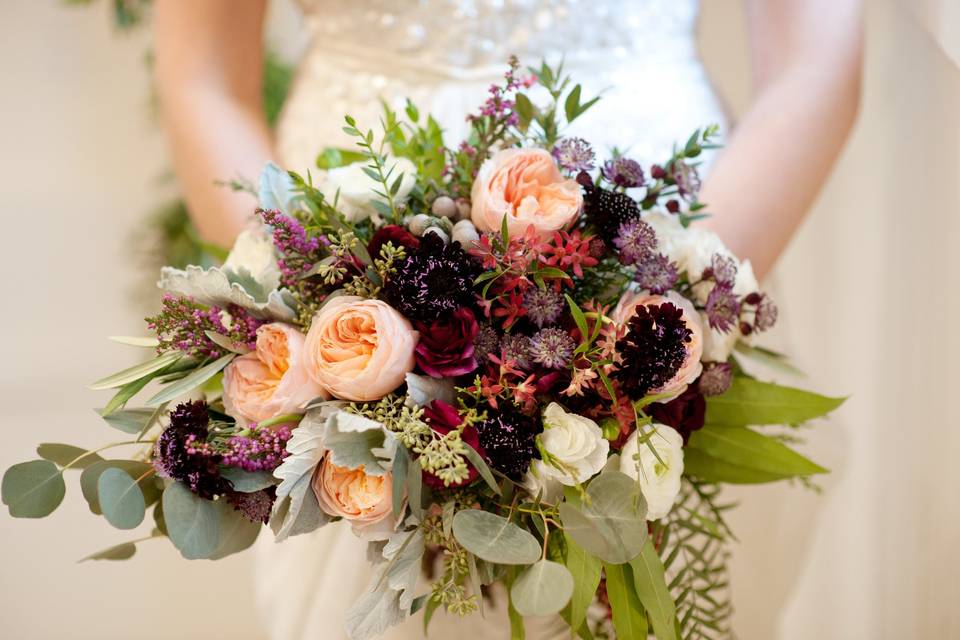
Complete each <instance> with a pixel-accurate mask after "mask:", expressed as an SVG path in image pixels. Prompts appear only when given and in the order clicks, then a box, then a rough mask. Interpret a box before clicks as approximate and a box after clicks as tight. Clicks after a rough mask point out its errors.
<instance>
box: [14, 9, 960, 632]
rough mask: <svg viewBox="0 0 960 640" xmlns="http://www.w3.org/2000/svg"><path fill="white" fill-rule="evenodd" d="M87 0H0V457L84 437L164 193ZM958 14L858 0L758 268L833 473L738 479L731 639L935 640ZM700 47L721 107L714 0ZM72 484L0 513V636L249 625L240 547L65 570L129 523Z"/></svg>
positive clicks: (948, 383)
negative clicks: (842, 115)
mask: <svg viewBox="0 0 960 640" xmlns="http://www.w3.org/2000/svg"><path fill="white" fill-rule="evenodd" d="M101 4H104V6H97V7H96V8H94V9H92V10H75V9H69V8H65V7H64V6H63V5H62V4H61V3H59V2H56V1H54V0H43V1H36V0H33V1H31V0H4V2H3V4H2V6H0V79H2V82H3V88H4V98H3V100H2V103H0V104H2V105H3V106H2V109H0V142H2V145H3V150H4V153H3V154H2V156H0V184H2V196H3V197H2V200H0V215H2V220H3V229H4V231H5V233H4V234H3V236H2V237H3V240H2V247H3V250H2V251H0V273H2V274H3V282H4V285H5V291H4V292H5V294H6V296H5V302H4V303H3V313H2V314H0V335H3V336H4V337H5V338H6V340H5V342H4V348H3V351H2V353H3V362H4V363H5V364H6V366H4V367H2V368H0V424H2V425H3V429H4V434H5V439H4V446H3V447H0V467H3V468H6V467H8V466H9V465H11V464H13V463H16V462H19V461H22V460H25V459H29V458H31V457H32V455H33V452H32V447H33V445H35V444H36V443H37V442H39V441H53V442H69V443H73V444H77V445H81V446H85V445H86V446H93V445H95V444H99V443H102V442H104V441H105V439H106V438H109V437H110V436H111V432H110V429H109V428H107V427H105V426H104V425H102V423H101V421H100V419H99V418H98V417H97V416H96V415H95V414H94V413H93V411H92V410H91V409H92V408H93V407H96V406H98V405H99V404H101V403H102V402H104V397H103V395H102V394H99V393H95V392H92V391H87V390H86V389H85V388H84V387H83V384H84V383H86V382H89V381H90V380H92V379H94V378H97V377H99V376H101V375H102V374H105V373H108V372H111V371H113V370H116V369H118V368H120V367H122V366H125V365H126V364H129V363H132V362H133V361H134V360H135V359H136V358H137V356H138V354H137V353H136V352H135V350H132V349H130V348H129V347H123V346H120V345H115V344H113V343H110V342H107V341H106V340H104V339H102V338H103V336H105V335H108V334H110V335H124V334H129V335H140V334H142V333H143V328H142V320H141V319H142V317H143V315H144V314H145V312H146V309H143V308H139V307H137V306H136V304H134V303H132V302H131V291H132V290H133V289H134V288H135V287H137V286H140V285H141V284H142V283H144V282H149V280H150V278H149V277H148V276H144V274H142V273H137V272H131V271H130V270H129V268H128V266H127V265H128V263H129V261H130V260H131V259H133V258H134V257H133V256H131V255H130V254H131V251H132V250H131V249H130V248H129V247H130V242H129V239H130V237H131V234H133V232H134V231H135V230H136V229H137V228H138V225H139V224H141V221H142V216H143V214H144V213H145V212H146V211H148V210H149V209H150V208H151V207H152V206H153V205H154V204H155V203H156V202H157V201H158V198H160V197H161V196H162V194H163V193H164V192H165V190H166V189H168V188H169V187H167V186H164V184H163V182H162V181H161V180H159V179H158V177H159V176H161V175H162V172H163V171H164V170H165V168H166V167H167V166H168V162H167V160H166V151H165V148H164V144H163V140H162V138H161V137H160V135H159V134H158V132H157V130H156V127H155V126H154V124H153V123H152V122H151V120H150V117H149V109H148V107H149V77H148V71H147V66H146V64H145V60H144V54H145V51H146V50H147V48H148V46H149V33H148V32H146V31H142V32H138V33H135V34H127V35H124V36H122V37H118V36H117V34H116V33H115V32H113V30H112V28H111V26H110V17H109V16H108V12H109V10H108V7H107V6H106V5H105V3H101ZM274 5H276V6H274V7H273V8H272V11H273V13H274V16H273V20H272V27H271V35H270V38H271V40H272V41H273V42H275V43H276V44H277V45H279V47H280V49H281V50H283V51H285V52H286V53H287V54H288V55H293V54H294V53H295V52H296V50H297V44H298V38H296V37H292V36H291V34H292V33H294V32H295V24H296V19H297V16H296V13H295V12H294V11H293V9H292V7H291V6H290V4H289V2H288V0H284V1H283V2H279V1H276V2H274ZM824 18H825V19H829V16H825V17H824ZM958 31H960V17H958V11H957V10H956V5H954V4H952V3H950V2H948V1H946V0H943V1H941V0H924V1H922V2H908V1H907V0H904V1H903V2H896V1H895V0H877V1H876V2H874V3H873V4H872V5H871V7H870V9H869V12H868V45H867V56H866V76H865V78H866V83H865V93H864V100H863V106H862V113H861V118H860V122H859V123H858V125H857V128H856V131H855V134H854V137H853V139H852V141H851V143H850V145H849V147H848V149H847V151H846V152H845V154H844V156H843V159H842V160H841V162H840V164H839V166H838V168H837V170H836V172H835V175H834V176H833V178H832V179H831V181H830V183H829V185H828V186H827V188H826V190H825V192H824V194H823V196H822V197H821V199H820V201H819V202H818V204H817V206H816V207H815V210H814V211H813V212H812V213H811V215H810V217H809V219H808V220H807V222H806V223H805V225H804V227H803V229H802V230H801V232H800V233H799V235H798V237H797V238H796V240H795V242H794V243H793V246H792V247H791V249H790V250H789V251H788V253H787V254H786V255H785V256H784V258H783V260H782V264H781V268H780V269H779V270H778V273H777V274H776V275H775V276H774V277H773V279H772V286H773V287H774V290H775V291H776V292H777V293H778V295H780V296H783V298H784V299H783V301H782V306H783V307H784V308H783V314H782V315H783V319H784V321H783V324H782V325H781V327H780V330H779V331H778V333H777V335H776V336H775V338H774V343H775V346H781V347H783V348H785V349H787V350H789V351H790V352H791V354H792V355H794V356H795V359H796V361H797V363H798V364H799V365H800V367H801V368H802V369H803V370H804V371H806V372H807V373H808V374H809V377H810V380H811V381H813V382H814V383H815V386H816V387H817V388H819V389H821V390H835V391H837V392H840V393H845V394H851V395H852V399H851V400H850V401H849V402H848V403H847V404H846V405H845V406H844V407H843V409H842V410H841V411H840V412H839V414H838V415H837V417H836V418H835V419H834V420H832V421H831V422H830V423H829V424H828V425H827V426H826V427H825V428H822V429H820V430H818V431H817V432H815V433H814V434H813V437H812V438H811V440H810V442H809V445H808V448H807V450H808V451H810V453H811V454H813V455H814V456H815V457H818V458H819V459H823V460H825V461H826V462H827V463H828V466H831V467H832V468H834V469H835V470H836V473H835V474H834V475H833V476H831V478H830V479H829V480H828V481H827V484H826V486H825V491H824V494H823V495H822V496H815V495H812V494H809V493H808V492H804V491H802V490H800V489H799V488H795V487H790V486H771V487H762V488H760V489H751V490H750V491H745V492H740V493H739V494H738V495H737V497H738V498H740V499H741V503H742V508H741V509H740V511H739V512H738V513H737V518H736V521H735V529H736V530H737V531H738V533H739V534H740V538H741V541H742V545H741V546H742V547H743V549H740V550H737V551H736V552H735V553H736V556H735V561H734V565H733V584H734V589H735V590H736V594H737V595H736V599H737V606H738V610H737V614H736V618H735V627H736V628H737V630H738V632H739V636H740V637H741V638H744V639H745V640H767V639H769V638H784V639H790V640H793V639H801V638H803V639H809V638H824V639H834V638H836V639H854V640H857V639H860V638H863V639H867V638H870V639H874V638H891V639H892V638H922V639H926V638H930V639H933V638H937V639H940V638H956V637H960V615H958V613H957V610H956V606H955V603H956V602H957V601H958V599H960V587H958V586H957V585H958V581H957V580H956V577H955V576H956V574H957V572H958V570H960V562H958V560H957V557H958V556H957V553H956V549H957V548H958V544H960V501H958V500H957V499H956V496H955V493H954V492H955V488H956V487H957V486H958V485H960V467H958V466H957V465H956V464H955V460H956V454H957V453H958V452H960V446H958V445H960V429H958V426H960V425H958V424H957V422H958V421H957V419H956V417H955V415H956V410H955V409H953V410H951V406H950V401H951V400H952V399H953V398H954V397H955V396H956V389H957V387H958V384H957V383H958V382H960V377H958V376H957V375H956V373H955V364H954V363H956V362H957V361H958V360H960V357H958V356H960V341H958V340H957V338H956V332H955V331H954V330H953V329H954V326H955V324H956V320H955V319H956V318H957V317H958V316H957V312H958V311H960V308H958V307H960V297H958V288H960V277H958V276H960V273H958V272H960V266H958V261H957V258H956V256H957V246H958V241H960V233H958V227H960V219H958V216H960V186H958V185H960V180H958V178H960V175H958V171H960V161H958V160H960V158H958V154H960V152H958V149H960V68H958V66H957V61H958V59H960V56H958V54H957V52H958V51H960V37H958ZM701 44H702V49H703V53H704V56H705V58H706V61H707V65H708V67H709V68H710V70H711V72H712V74H713V77H714V78H715V80H716V82H717V84H718V86H719V87H720V90H721V92H722V93H723V95H724V96H725V97H726V98H727V99H728V101H729V103H730V105H731V107H732V108H733V110H734V112H737V111H741V110H742V109H743V108H744V107H745V105H746V104H747V102H748V99H749V92H750V81H749V74H748V71H747V57H746V46H745V39H744V28H743V21H742V8H741V7H740V3H739V1H738V0H703V19H702V27H701ZM786 143H788V141H785V144H786ZM833 229H835V230H836V234H835V237H836V240H835V241H833V242H827V243H824V242H823V238H825V237H827V238H829V237H831V230H833ZM838 256H843V260H842V261H839V260H838V258H837V257H838ZM838 265H842V266H838ZM71 480H73V482H68V494H67V498H66V501H65V504H64V506H62V507H61V508H60V509H59V510H58V512H57V513H55V514H54V515H53V516H52V517H51V518H49V519H46V520H43V521H28V520H20V521H16V522H14V521H13V520H11V519H10V518H9V517H8V516H7V515H6V513H5V512H4V513H2V514H0V567H2V570H0V614H2V615H0V620H2V623H0V624H2V627H0V628H2V631H0V636H2V637H4V638H11V639H21V638H23V639H27V638H30V639H38V640H45V639H48V638H49V639H52V638H77V639H83V638H101V639H105V640H109V639H118V640H119V639H121V638H123V639H125V638H130V637H132V636H136V637H138V638H143V639H150V638H158V639H159V638H169V637H177V636H179V637H184V638H200V637H214V638H235V639H237V640H257V639H260V638H263V637H264V634H263V633H262V632H261V631H260V629H259V628H258V624H257V620H256V616H255V611H254V607H253V600H252V594H251V589H250V579H251V578H250V563H249V560H248V558H247V557H246V556H241V557H234V558H231V559H228V560H226V561H220V562H216V563H210V562H196V563H190V562H186V561H182V560H180V559H179V556H178V554H177V553H176V551H174V550H173V548H172V547H170V546H169V545H167V544H164V543H162V542H160V541H151V542H148V543H146V544H144V545H141V548H140V551H139V552H138V554H137V556H136V557H135V558H134V559H133V560H131V561H127V562H122V563H108V562H90V563H83V564H77V563H76V560H77V559H79V558H81V557H83V556H85V555H87V554H89V553H91V552H93V551H96V550H99V549H100V548H103V547H106V546H109V545H110V544H112V543H117V542H121V541H123V540H126V539H129V538H131V537H135V535H134V536H131V535H130V533H122V532H118V531H115V530H113V529H112V528H111V527H110V526H109V525H108V524H107V523H106V522H104V521H102V520H101V519H96V518H92V517H90V516H89V514H88V513H86V512H87V507H86V505H85V503H84V501H83V499H82V498H81V497H80V494H79V490H78V487H77V483H76V478H75V477H74V478H71ZM786 498H789V500H790V502H789V503H786V502H784V499H786ZM768 523H770V526H767V524H768Z"/></svg>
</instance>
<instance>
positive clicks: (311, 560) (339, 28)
mask: <svg viewBox="0 0 960 640" xmlns="http://www.w3.org/2000/svg"><path fill="white" fill-rule="evenodd" d="M301 4H302V5H303V8H304V12H305V15H306V17H307V22H308V24H309V25H310V28H311V30H312V32H313V41H312V45H311V47H310V49H309V51H308V53H307V54H306V56H305V57H304V58H303V61H302V63H301V65H300V69H299V71H298V75H297V78H296V81H295V84H294V87H293V91H292V95H291V96H290V99H289V101H288V103H287V106H286V108H285V110H284V113H283V115H282V117H281V120H280V124H279V135H278V141H277V144H278V146H279V152H280V157H281V160H282V161H283V163H284V164H285V165H286V166H287V167H289V168H290V169H294V170H297V171H305V170H307V169H311V168H313V167H314V161H315V158H316V155H317V153H318V152H319V151H320V150H322V149H323V148H325V147H341V148H350V147H351V146H352V145H353V141H352V139H350V138H349V137H348V136H346V135H345V134H344V133H343V131H342V130H341V127H342V126H343V120H342V117H343V114H344V113H349V114H351V115H352V116H354V117H355V118H356V119H357V122H358V123H359V125H360V126H361V127H362V128H367V127H371V128H372V127H376V126H377V125H378V122H379V118H380V113H381V106H380V100H381V98H382V99H383V100H386V101H387V102H389V103H391V104H393V105H394V106H398V107H399V106H402V100H403V99H404V97H407V96H409V97H410V98H411V99H412V100H413V101H414V102H415V103H416V104H417V106H418V107H419V108H420V111H421V112H422V113H426V112H429V113H432V114H433V115H434V116H435V117H436V118H437V119H438V121H439V122H440V123H441V125H442V126H443V127H444V128H445V130H446V132H447V133H446V140H447V143H448V144H451V143H452V142H456V141H458V140H459V139H461V138H462V137H463V135H464V133H465V131H466V127H465V123H464V116H465V114H467V113H469V112H471V111H473V110H474V109H475V107H476V106H477V105H478V104H479V103H480V102H481V101H482V100H483V97H484V93H485V92H486V90H487V88H488V86H489V85H490V84H491V83H493V82H496V81H498V79H499V78H500V77H501V76H502V74H503V71H504V69H505V67H506V65H505V64H504V62H505V60H506V59H507V58H508V57H509V56H510V55H511V54H516V55H517V56H519V57H520V58H521V61H522V62H524V63H526V64H530V65H536V64H539V61H540V59H541V58H545V59H547V60H548V61H550V62H552V63H556V62H558V61H559V60H560V59H561V58H562V59H564V60H565V66H566V69H567V70H568V71H569V72H570V73H571V74H573V75H574V76H575V78H576V79H577V81H579V82H581V83H582V84H583V86H584V95H588V96H589V95H594V94H598V93H601V92H602V93H603V96H604V97H603V99H602V100H601V101H600V102H599V103H598V104H597V105H596V106H595V107H594V108H593V109H592V110H591V111H589V112H587V114H586V115H584V116H583V117H582V118H581V119H580V120H578V121H577V122H576V123H575V124H574V126H573V127H572V128H571V130H570V131H568V132H567V133H568V134H570V135H579V136H582V137H584V138H586V139H588V140H589V141H591V142H592V143H593V144H594V146H595V147H596V148H597V150H598V152H599V153H600V155H601V156H602V155H605V153H606V152H607V151H608V150H609V149H611V148H613V147H614V146H616V147H618V148H620V149H621V150H625V151H627V152H629V154H630V155H631V156H632V157H634V158H637V159H638V160H640V161H641V162H643V163H644V164H649V163H650V162H654V161H660V160H663V159H665V157H667V156H668V155H669V154H670V152H671V148H672V145H673V144H674V143H675V142H677V141H681V142H682V141H683V140H685V138H686V136H688V135H689V134H690V133H691V132H692V131H693V130H694V129H696V128H697V127H702V126H704V125H707V124H711V123H720V124H723V123H724V114H723V111H722V109H721V107H720V104H719V102H718V101H717V99H716V97H715V95H714V94H713V91H712V89H711V87H710V84H709V82H708V80H707V77H706V75H705V72H704V70H703V68H702V66H701V65H700V62H699V60H698V57H697V51H696V44H695V40H694V29H695V26H696V18H697V12H698V3H697V1H696V0H630V1H629V2H627V1H622V0H552V1H550V0H542V1H541V0H459V1H458V0H313V1H308V0H303V1H302V3H301ZM257 550H258V552H257V554H256V562H257V567H256V570H257V578H256V590H257V595H258V601H259V605H260V609H261V615H262V617H263V620H264V627H265V628H266V629H267V631H268V633H269V635H270V638H271V640H301V639H302V640H307V639H311V640H315V639H320V638H323V639H324V640H338V639H340V638H345V637H346V636H345V633H344V631H343V617H344V612H345V611H346V610H347V609H348V608H349V607H350V605H352V604H353V603H354V602H355V601H356V599H357V597H358V595H359V594H360V593H361V592H362V591H363V589H364V588H365V587H366V586H367V582H368V580H369V576H370V572H369V570H368V569H367V565H366V560H365V558H366V552H365V545H364V543H362V542H361V541H360V540H359V539H357V538H356V537H354V536H353V534H352V533H351V531H350V527H347V526H339V525H333V526H328V527H325V528H324V529H321V530H320V531H318V532H317V533H315V534H311V535H307V536H300V537H296V538H293V539H290V540H287V541H285V542H284V543H282V544H274V543H273V541H272V539H271V536H269V535H266V534H265V535H263V536H261V539H260V541H258V543H257ZM494 595H495V598H494V601H493V602H488V603H487V606H486V615H485V617H483V618H481V617H480V616H479V615H476V616H474V617H472V618H470V619H468V620H466V621H461V620H459V619H457V618H456V616H446V615H442V614H440V613H438V614H437V615H436V616H435V617H434V620H433V621H432V623H431V627H430V636H431V637H434V638H452V637H457V636H462V637H469V638H471V639H472V640H486V639H490V640H494V639H497V640H501V639H502V638H507V637H509V631H508V628H509V626H508V623H507V617H506V612H505V609H504V606H503V605H504V602H505V597H504V594H502V593H499V594H494ZM464 625H466V626H464ZM422 637H423V627H422V617H421V616H419V615H417V616H414V617H413V618H412V619H411V620H408V621H407V623H406V624H404V625H401V626H400V627H397V628H395V629H392V630H391V631H390V632H388V633H387V634H386V635H384V636H383V638H384V640H407V639H411V640H412V639H414V638H422ZM527 637H528V638H532V639H535V640H552V639H553V638H556V639H558V640H559V639H560V638H568V637H569V631H568V630H567V628H566V626H565V625H564V623H563V622H562V621H561V620H560V619H559V618H546V619H538V620H532V621H530V622H529V623H528V625H527Z"/></svg>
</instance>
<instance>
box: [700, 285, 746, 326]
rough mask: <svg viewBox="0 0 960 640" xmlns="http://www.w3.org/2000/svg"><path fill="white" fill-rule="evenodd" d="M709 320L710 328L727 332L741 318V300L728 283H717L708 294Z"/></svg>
mask: <svg viewBox="0 0 960 640" xmlns="http://www.w3.org/2000/svg"><path fill="white" fill-rule="evenodd" d="M706 312H707V321H708V322H709V323H710V328H712V329H716V330H717V331H721V332H723V333H727V332H728V331H730V330H731V329H732V328H733V327H735V326H737V323H738V322H739V318H740V301H739V300H738V299H737V296H736V294H734V293H733V287H732V286H731V285H729V284H726V283H721V284H717V285H715V286H714V287H713V289H711V290H710V293H709V294H708V295H707V304H706Z"/></svg>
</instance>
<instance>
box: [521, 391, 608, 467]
mask: <svg viewBox="0 0 960 640" xmlns="http://www.w3.org/2000/svg"><path fill="white" fill-rule="evenodd" d="M537 444H538V446H539V448H540V453H541V455H542V456H543V460H542V461H541V465H539V466H538V468H537V471H538V472H539V473H542V474H543V475H546V476H552V477H554V478H556V479H557V480H559V481H560V482H561V483H562V484H565V485H568V486H573V485H577V484H580V483H581V482H585V481H587V480H589V479H590V478H592V477H593V476H594V475H595V474H597V473H598V472H599V471H600V469H602V468H603V465H604V464H606V462H607V453H609V452H610V443H609V442H607V441H606V439H604V437H603V431H601V429H600V427H599V426H598V425H597V423H596V422H594V421H593V420H591V419H590V418H584V417H583V416H578V415H577V414H575V413H567V412H566V411H565V410H564V408H563V407H561V406H560V405H559V404H557V403H556V402H551V403H550V404H549V405H547V408H546V409H544V411H543V433H541V434H540V435H538V436H537Z"/></svg>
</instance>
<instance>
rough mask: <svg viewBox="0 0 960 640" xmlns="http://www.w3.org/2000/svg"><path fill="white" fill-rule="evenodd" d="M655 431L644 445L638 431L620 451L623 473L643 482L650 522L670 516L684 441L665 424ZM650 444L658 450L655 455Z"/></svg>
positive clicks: (677, 485) (680, 468)
mask: <svg viewBox="0 0 960 640" xmlns="http://www.w3.org/2000/svg"><path fill="white" fill-rule="evenodd" d="M653 428H654V429H656V433H655V434H653V435H652V436H650V439H649V440H648V441H646V442H643V443H641V442H640V441H639V438H640V435H641V433H640V431H639V430H637V431H635V432H634V433H633V435H631V436H630V438H629V439H628V440H627V443H626V444H625V445H624V446H623V449H622V450H621V451H620V471H621V472H623V473H625V474H627V475H628V476H630V477H631V478H633V479H635V480H637V481H638V482H639V483H640V491H641V492H642V493H643V497H644V499H645V500H646V501H647V520H659V519H660V518H662V517H664V516H665V515H667V514H668V513H670V509H672V508H673V503H674V502H675V501H676V499H677V494H679V493H680V476H682V475H683V438H682V437H681V436H680V434H679V433H678V432H677V431H676V430H675V429H673V428H671V427H668V426H666V425H664V424H654V425H653ZM645 433H647V434H649V433H650V431H649V430H648V431H646V432H645ZM650 445H653V448H654V449H656V450H657V453H656V455H654V453H653V451H651V449H650ZM658 456H659V459H658Z"/></svg>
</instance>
